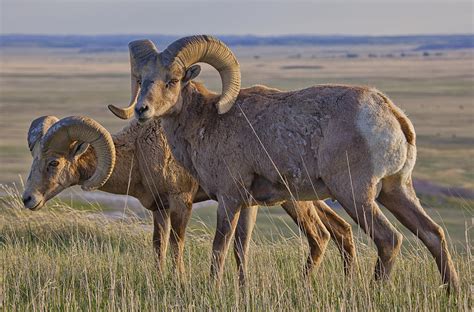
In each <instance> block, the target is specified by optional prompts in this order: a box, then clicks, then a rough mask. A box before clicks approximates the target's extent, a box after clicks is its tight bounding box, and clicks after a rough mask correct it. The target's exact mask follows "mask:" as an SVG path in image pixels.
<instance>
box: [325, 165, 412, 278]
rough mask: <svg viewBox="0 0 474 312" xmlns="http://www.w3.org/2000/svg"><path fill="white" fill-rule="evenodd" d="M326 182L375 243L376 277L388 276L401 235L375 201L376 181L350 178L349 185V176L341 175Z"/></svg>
mask: <svg viewBox="0 0 474 312" xmlns="http://www.w3.org/2000/svg"><path fill="white" fill-rule="evenodd" d="M353 175H354V176H357V177H363V174H357V172H356V173H353ZM325 182H326V184H327V185H328V188H329V189H330V190H331V193H332V194H333V196H334V198H335V199H337V201H338V202H339V203H340V204H341V205H342V207H343V208H344V210H346V211H347V213H348V214H349V216H350V217H351V218H352V219H353V220H354V221H355V222H356V223H357V224H358V225H359V226H360V227H362V229H363V230H364V232H365V233H366V234H367V235H369V236H370V237H371V238H372V240H373V241H374V243H375V245H376V246H377V253H378V259H377V263H376V266H375V274H374V277H375V280H386V279H388V277H389V276H390V273H391V271H392V268H393V265H394V263H395V259H396V257H397V255H398V253H399V252H400V248H401V244H402V240H403V236H402V234H400V232H398V231H397V230H396V229H395V227H394V226H393V225H392V224H391V223H390V221H388V219H387V218H386V217H385V216H384V214H383V213H382V211H381V210H380V208H379V206H378V205H377V203H376V202H375V194H376V189H377V188H376V185H377V183H367V182H366V183H364V182H363V179H361V180H358V181H353V182H354V184H353V185H352V184H351V181H350V179H347V177H343V176H339V177H336V176H331V177H328V178H327V180H326V181H325Z"/></svg>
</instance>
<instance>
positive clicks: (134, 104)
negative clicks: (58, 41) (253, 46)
mask: <svg viewBox="0 0 474 312" xmlns="http://www.w3.org/2000/svg"><path fill="white" fill-rule="evenodd" d="M129 50H130V65H131V90H132V96H131V100H130V104H129V106H128V107H126V108H123V109H122V108H118V107H115V106H113V105H109V109H110V110H111V111H112V112H113V113H114V114H115V115H116V116H118V117H119V118H122V119H128V118H131V117H133V115H134V114H135V116H136V117H137V118H138V120H140V121H146V120H148V119H150V118H152V117H160V116H164V115H167V114H171V113H173V112H176V111H179V110H180V108H181V104H182V97H181V96H180V94H181V90H183V88H184V87H185V86H186V85H187V83H188V82H190V81H191V80H192V79H194V78H196V77H197V76H198V75H199V72H200V71H201V68H200V66H199V65H195V64H196V63H199V62H203V63H207V64H210V65H211V66H213V67H214V68H215V69H216V70H217V71H218V72H219V74H220V76H221V80H222V93H221V97H220V99H219V101H218V102H217V104H216V106H217V111H218V113H219V114H224V113H226V112H227V111H228V110H230V108H231V107H232V105H233V104H234V102H235V100H236V98H237V96H238V94H239V92H240V66H239V63H238V62H237V59H236V58H235V56H234V54H233V53H232V51H231V50H230V49H229V48H228V47H227V46H226V45H225V44H224V43H223V42H222V41H220V40H218V39H216V38H214V37H211V36H204V35H202V36H190V37H184V38H181V39H179V40H177V41H175V42H173V43H172V44H171V45H169V46H168V47H167V48H166V50H164V51H163V52H161V53H159V52H158V50H157V48H156V47H155V45H154V44H153V43H152V42H151V41H150V40H137V41H133V42H131V43H130V44H129Z"/></svg>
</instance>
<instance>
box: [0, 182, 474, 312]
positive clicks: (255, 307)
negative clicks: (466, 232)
mask: <svg viewBox="0 0 474 312" xmlns="http://www.w3.org/2000/svg"><path fill="white" fill-rule="evenodd" d="M8 192H9V194H10V197H9V198H6V197H5V198H3V199H2V201H1V204H0V263H2V266H1V270H2V271H1V274H0V276H1V288H2V290H3V308H4V309H5V311H52V310H53V311H58V310H61V311H70V310H72V311H76V310H112V311H114V310H123V311H141V310H152V311H167V310H191V311H193V310H197V311H201V310H207V311H209V310H212V311H226V310H242V311H261V310H316V311H331V310H338V311H339V310H349V311H356V310H363V311H365V310H377V311H381V310H387V311H392V310H399V309H403V310H425V311H444V310H466V311H468V310H470V309H472V304H473V302H472V293H471V290H470V287H471V285H470V284H471V283H472V276H473V272H472V271H473V267H472V263H473V262H472V260H473V259H472V255H471V254H470V253H469V252H467V253H466V250H470V247H471V245H470V241H469V236H467V237H468V239H467V241H466V242H465V249H464V252H455V253H454V255H453V256H454V261H455V264H456V266H457V269H458V270H459V275H460V277H461V292H460V293H459V294H458V295H456V296H450V297H448V296H446V294H445V288H444V287H441V286H440V277H439V274H438V272H437V270H436V266H435V264H434V261H433V259H432V258H431V256H430V255H429V254H428V253H427V252H426V249H425V248H424V247H423V246H421V245H420V244H416V243H415V244H412V245H410V248H405V249H404V250H403V252H402V254H401V255H400V257H399V259H398V262H397V264H396V267H395V269H394V271H393V274H392V278H391V280H390V281H389V282H387V283H375V282H373V281H372V270H373V265H374V261H375V258H376V254H375V251H374V249H373V247H372V246H368V245H367V244H366V243H364V241H362V240H359V242H358V244H357V252H358V265H357V267H356V269H355V271H354V274H353V276H352V277H344V275H343V272H342V263H341V260H340V258H339V255H338V254H337V251H336V249H335V248H334V247H333V246H330V248H329V249H328V251H327V252H326V254H325V259H324V261H323V263H322V266H321V267H320V269H319V270H318V272H317V274H313V275H312V277H311V279H310V280H309V281H306V280H304V279H303V277H302V267H303V264H304V261H305V257H306V254H307V247H306V242H305V240H304V239H302V238H301V237H300V236H299V235H298V234H296V233H295V234H294V235H293V236H292V237H290V238H287V239H274V240H272V241H269V240H265V242H263V241H262V240H259V239H257V240H255V241H254V243H253V244H252V246H251V253H250V268H249V270H250V272H249V276H250V278H249V285H248V287H247V288H246V289H240V288H239V287H238V283H237V279H236V274H235V272H236V271H235V269H236V268H235V265H234V261H233V260H232V261H231V260H230V259H229V260H228V263H227V267H226V270H225V271H226V274H225V277H224V280H223V284H222V285H221V286H220V287H216V285H215V283H214V281H213V280H210V278H209V274H208V272H209V263H210V248H211V241H212V232H213V231H212V229H211V228H209V227H207V226H205V225H204V224H201V226H200V227H198V226H197V223H196V224H194V226H192V227H191V228H190V229H189V231H188V235H187V244H186V252H185V263H186V269H187V276H186V280H185V281H183V282H179V281H178V279H177V278H176V276H175V275H174V271H173V269H172V265H171V263H168V264H167V268H166V269H165V270H164V272H162V273H161V274H159V273H158V272H157V270H156V267H155V263H154V257H153V251H152V248H151V232H150V229H151V220H149V219H145V220H140V219H136V218H127V219H126V220H112V219H110V218H106V217H98V216H97V215H94V217H91V215H90V214H89V213H87V212H84V211H77V210H73V209H71V208H70V207H68V206H67V205H65V204H62V205H60V204H57V205H56V206H55V207H54V209H45V210H42V211H38V212H31V211H28V210H25V209H22V207H21V202H20V200H19V194H18V192H16V191H15V190H11V189H9V190H8ZM260 221H261V220H259V222H260ZM274 235H276V236H278V234H276V233H275V234H274Z"/></svg>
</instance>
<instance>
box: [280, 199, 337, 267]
mask: <svg viewBox="0 0 474 312" xmlns="http://www.w3.org/2000/svg"><path fill="white" fill-rule="evenodd" d="M281 206H282V207H283V209H285V211H286V212H287V213H288V214H289V215H290V217H291V218H292V219H293V221H295V223H296V224H298V226H299V227H300V229H301V230H302V231H303V233H304V234H305V235H306V237H307V239H308V244H309V249H310V254H309V256H308V260H307V262H306V266H305V271H304V272H305V275H306V276H309V274H310V273H311V271H312V270H313V269H315V268H317V267H318V266H319V265H320V263H321V261H322V259H323V257H322V256H323V254H324V251H325V250H326V247H327V244H328V242H329V238H330V234H329V232H328V230H327V229H326V227H325V226H324V224H323V223H322V222H321V219H320V218H319V216H318V214H317V213H316V212H315V211H314V206H313V203H312V202H309V201H308V202H294V201H287V202H285V203H283V204H282V205H281Z"/></svg>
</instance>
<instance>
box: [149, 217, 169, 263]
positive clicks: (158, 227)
mask: <svg viewBox="0 0 474 312" xmlns="http://www.w3.org/2000/svg"><path fill="white" fill-rule="evenodd" d="M169 236H170V215H169V211H168V209H157V210H153V249H154V251H155V259H156V263H157V267H158V271H160V272H162V271H163V269H164V265H165V260H166V250H167V249H168V239H169Z"/></svg>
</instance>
